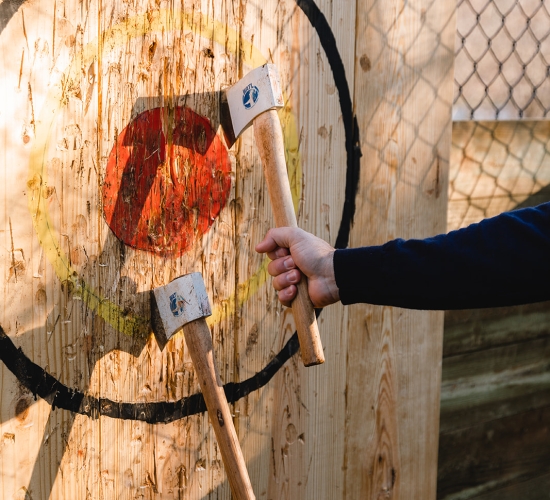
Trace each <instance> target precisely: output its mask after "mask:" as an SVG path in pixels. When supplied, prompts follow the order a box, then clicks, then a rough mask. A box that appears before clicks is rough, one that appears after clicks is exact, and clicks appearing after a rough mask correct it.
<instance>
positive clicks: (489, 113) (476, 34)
mask: <svg viewBox="0 0 550 500" xmlns="http://www.w3.org/2000/svg"><path fill="white" fill-rule="evenodd" d="M549 77H550V1H548V0H458V2H457V33H456V60H455V96H454V108H453V119H454V120H455V121H458V120H497V119H498V120H516V119H522V118H528V119H541V118H547V117H548V116H549V114H550V78H549Z"/></svg>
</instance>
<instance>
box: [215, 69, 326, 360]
mask: <svg viewBox="0 0 550 500" xmlns="http://www.w3.org/2000/svg"><path fill="white" fill-rule="evenodd" d="M220 101H221V103H220V115H221V116H220V121H221V126H222V129H223V132H224V134H225V138H226V141H227V144H228V147H231V146H232V145H233V143H234V142H235V141H236V138H237V137H239V135H240V134H241V133H242V132H243V131H244V130H245V129H246V128H247V127H248V126H250V125H251V124H252V125H253V126H254V137H255V140H256V144H257V147H258V150H259V153H260V158H261V161H262V165H263V170H264V174H265V178H266V182H267V188H268V191H269V197H270V199H271V206H272V209H273V215H274V218H275V225H276V226H277V227H297V225H298V224H297V221H296V214H295V213H294V205H293V203H292V194H291V192H290V184H289V181H288V174H287V170H286V161H285V149H284V141H283V133H282V130H281V122H280V121H279V115H278V114H277V112H276V111H275V108H281V107H282V106H283V104H284V103H283V95H282V91H281V84H280V81H279V75H278V72H277V68H276V67H275V66H274V65H272V64H265V65H264V66H260V67H259V68H256V69H254V70H252V71H251V72H250V73H248V74H247V75H246V76H245V77H244V78H242V79H241V80H239V81H238V82H237V83H236V84H235V85H233V86H232V87H230V88H228V89H226V90H225V91H224V92H222V93H221V98H220ZM297 288H298V294H297V296H296V298H295V299H294V301H293V302H292V314H293V315H294V321H295V323H296V330H297V332H298V339H299V341H300V351H301V354H302V361H303V363H304V365H305V366H311V365H318V364H321V363H324V362H325V356H324V353H323V346H322V344H321V339H320V337H319V328H318V326H317V319H316V316H315V309H314V308H313V304H312V302H311V299H310V298H309V294H308V290H307V279H306V278H305V276H304V277H302V279H301V280H300V282H299V283H298V286H297Z"/></svg>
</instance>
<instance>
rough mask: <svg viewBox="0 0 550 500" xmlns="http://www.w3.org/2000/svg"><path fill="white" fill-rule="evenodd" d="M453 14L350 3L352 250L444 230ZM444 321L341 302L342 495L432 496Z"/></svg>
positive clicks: (417, 6)
mask: <svg viewBox="0 0 550 500" xmlns="http://www.w3.org/2000/svg"><path fill="white" fill-rule="evenodd" d="M453 10H454V4H453V3H452V2H429V1H426V2H425V1H415V2H389V3H388V2H384V3H382V2H377V1H372V2H371V1H365V2H360V3H359V4H358V12H357V32H358V33H361V34H362V36H359V37H357V44H356V73H355V103H356V109H357V114H358V120H359V127H360V130H361V134H362V135H361V148H362V152H363V158H362V164H361V165H362V168H361V185H360V189H359V193H358V197H357V200H358V209H357V216H356V220H355V226H354V229H353V231H352V246H360V245H369V244H380V243H383V242H385V241H387V240H388V239H391V238H395V237H404V238H410V237H424V236H429V235H433V234H436V233H438V232H443V231H445V228H446V220H445V213H446V198H447V196H446V193H447V175H448V174H447V170H448V159H449V148H450V132H451V129H450V127H451V101H452V65H453V41H454V40H453V36H454V13H453ZM365 286H369V284H368V283H365ZM395 286H399V283H396V284H395ZM442 319H443V317H442V314H441V313H430V312H414V311H407V310H403V309H392V308H380V307H370V306H354V307H352V308H350V319H349V322H348V325H347V328H348V329H349V346H348V367H347V376H348V379H347V382H348V386H347V412H348V418H349V419H348V421H347V427H346V433H347V435H346V440H347V442H346V462H345V469H346V479H345V487H346V490H345V498H380V497H381V496H384V497H387V498H422V499H427V498H435V486H436V469H437V429H438V411H439V385H440V370H441V343H442V326H443V325H442Z"/></svg>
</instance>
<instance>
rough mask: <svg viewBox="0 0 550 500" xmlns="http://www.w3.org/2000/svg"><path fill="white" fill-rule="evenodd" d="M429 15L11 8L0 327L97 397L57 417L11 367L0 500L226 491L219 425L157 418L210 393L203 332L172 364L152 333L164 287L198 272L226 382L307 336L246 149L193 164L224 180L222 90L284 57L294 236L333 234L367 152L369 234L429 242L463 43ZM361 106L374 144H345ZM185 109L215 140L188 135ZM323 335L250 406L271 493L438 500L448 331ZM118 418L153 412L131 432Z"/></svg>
mask: <svg viewBox="0 0 550 500" xmlns="http://www.w3.org/2000/svg"><path fill="white" fill-rule="evenodd" d="M424 4H425V2H423V1H419V2H415V4H406V5H404V6H403V5H401V4H399V5H397V4H395V5H391V6H388V5H386V4H384V5H383V4H382V3H381V2H377V3H376V2H375V3H369V2H365V3H359V4H357V3H356V2H352V1H348V0H346V1H343V2H338V3H336V2H332V1H329V0H319V1H318V2H317V3H316V4H315V3H314V2H308V1H303V0H300V1H299V2H296V1H294V0H284V1H275V0H269V1H262V2H252V1H244V2H238V3H236V2H229V1H225V0H214V1H210V2H206V1H183V2H181V3H178V4H173V3H167V2H156V3H155V2H153V3H151V2H141V1H137V2H134V3H127V2H115V1H105V0H102V1H101V2H99V1H96V0H90V1H89V2H87V3H83V4H79V3H65V2H63V1H60V0H37V1H33V0H27V2H22V3H21V4H20V6H19V8H18V9H17V5H16V3H13V2H12V3H11V5H12V6H13V7H14V9H12V10H13V11H10V12H9V13H8V14H6V16H5V17H0V22H1V23H2V24H1V27H2V31H1V32H0V54H2V68H3V77H2V80H1V83H0V85H1V88H2V93H1V94H0V100H1V106H0V129H1V131H2V133H1V134H0V199H1V200H2V203H0V243H1V245H0V252H1V253H0V255H1V257H0V266H1V270H0V276H1V277H2V283H3V286H2V293H3V301H2V306H1V310H0V325H1V326H2V327H3V329H4V330H5V332H6V334H7V336H8V337H9V340H10V341H11V342H13V344H14V345H15V346H16V347H18V348H21V350H22V353H24V355H25V356H26V357H27V358H28V359H29V360H30V361H32V362H33V363H35V364H36V366H37V367H38V369H39V370H44V371H46V372H47V373H49V374H50V375H51V376H52V377H55V379H57V380H58V381H59V382H60V383H62V384H64V385H65V386H67V387H68V388H71V389H74V390H75V391H77V394H80V395H81V396H82V395H84V396H85V397H84V399H83V400H82V402H81V403H80V406H78V408H76V411H68V410H65V409H60V408H57V409H52V403H54V405H55V406H59V403H60V402H59V401H58V402H57V404H56V402H55V401H54V400H53V394H50V396H51V397H49V398H48V399H47V400H44V399H41V398H40V397H38V398H35V397H34V395H33V394H32V393H31V392H29V391H28V390H27V389H25V387H24V386H23V385H22V384H21V383H20V382H19V381H18V380H17V379H16V377H14V376H13V374H12V373H11V372H10V371H9V370H8V369H7V368H6V366H5V365H4V364H2V365H1V367H0V370H1V371H0V390H1V397H2V401H1V405H0V418H1V421H0V425H1V428H0V439H1V441H0V478H1V480H0V497H2V498H33V500H37V499H40V500H41V499H46V498H56V499H60V500H63V499H68V498H70V499H75V500H80V499H87V498H94V499H96V498H97V499H115V498H116V499H134V498H150V499H164V498H166V499H172V498H186V499H205V498H217V499H229V498H230V491H229V486H228V483H227V478H226V476H225V471H224V468H223V464H222V462H221V456H220V453H219V450H218V447H217V445H216V442H215V439H214V434H213V432H212V430H211V428H210V426H209V422H208V417H207V415H206V413H204V412H199V413H198V414H194V415H191V416H189V417H185V418H175V420H174V421H171V422H168V423H162V422H161V421H162V418H161V416H163V415H161V413H159V412H158V411H157V410H155V408H159V406H158V405H159V404H162V403H163V402H175V401H179V400H182V399H184V398H187V397H189V396H192V395H194V394H196V393H198V392H199V387H198V383H197V378H196V375H195V373H194V370H193V367H192V363H191V359H190V357H189V353H188V350H187V349H186V346H185V343H184V340H183V336H182V335H181V334H179V335H176V336H175V337H174V338H173V340H171V341H170V342H169V343H168V344H167V345H166V347H165V348H164V350H163V351H161V350H160V349H159V346H158V344H157V342H156V340H155V338H154V337H153V336H152V335H151V333H150V329H149V326H148V319H149V302H148V300H149V298H148V292H149V290H150V289H151V288H152V287H155V286H159V285H162V284H164V283H166V282H167V281H169V280H171V279H173V278H175V277H177V276H179V275H181V274H184V273H188V272H193V271H200V272H202V273H203V276H204V279H205V282H206V285H207V289H208V292H209V296H210V299H211V302H212V304H213V308H214V314H213V315H212V317H211V318H210V320H209V324H210V326H211V328H212V332H213V342H214V348H215V351H216V352H215V354H216V359H217V360H218V364H219V369H220V376H221V379H222V381H223V382H224V383H230V382H241V381H246V380H247V379H249V378H250V377H253V376H255V375H256V374H257V373H258V372H261V371H262V370H263V369H264V368H265V367H266V365H267V364H268V363H269V362H270V361H271V360H273V358H274V356H276V355H277V353H279V352H280V351H281V349H282V348H283V347H284V345H285V344H286V342H287V341H288V339H289V338H290V337H291V335H292V334H293V332H294V330H295V327H294V324H293V320H292V315H291V314H290V312H289V311H287V310H285V309H284V308H283V307H282V306H280V305H279V304H278V302H277V300H276V294H275V293H274V291H273V290H272V287H271V286H270V283H269V280H268V278H267V274H266V261H265V259H264V257H263V256H260V255H257V254H256V253H255V252H254V251H253V247H254V245H255V244H256V243H257V242H258V241H259V240H260V239H261V238H262V237H263V235H264V234H265V232H266V231H267V230H268V228H269V227H271V226H272V225H273V219H272V214H271V209H270V206H269V201H268V197H267V191H266V187H265V183H264V180H263V174H262V170H261V165H260V162H259V158H258V154H257V150H256V147H255V145H254V141H253V136H252V132H251V131H247V132H245V133H244V135H243V137H242V139H241V140H240V141H239V142H238V143H237V144H236V146H235V147H234V149H232V150H231V151H229V152H228V154H227V162H228V165H229V167H228V169H227V170H224V168H225V167H224V168H222V167H220V169H219V171H216V172H215V173H214V174H213V175H212V172H211V171H208V170H206V171H202V174H203V175H202V176H201V175H199V174H197V173H195V170H193V169H192V168H191V166H190V165H194V166H196V165H197V164H198V163H200V162H199V160H198V159H197V158H198V156H200V155H205V154H206V153H205V152H206V151H216V155H214V156H215V161H214V163H215V164H216V165H218V166H219V165H227V164H226V163H224V162H225V160H223V157H224V156H223V150H222V149H216V148H218V146H217V145H216V146H215V147H214V146H213V145H215V144H217V143H216V139H215V137H216V136H215V133H216V132H217V131H218V125H219V117H218V113H217V103H218V100H217V97H218V94H217V92H218V91H219V90H220V89H221V88H222V87H223V86H225V85H229V84H231V83H233V82H234V81H236V79H237V78H239V77H240V76H242V75H243V74H244V73H245V72H246V71H248V70H249V69H251V68H252V67H254V66H257V65H260V64H262V63H264V62H265V61H266V60H269V61H270V62H274V63H275V64H277V65H278V67H279V70H280V73H281V76H282V81H283V88H284V92H285V97H286V99H287V102H288V106H287V107H286V108H285V109H284V110H283V111H282V112H281V114H280V117H281V120H282V123H283V130H284V134H285V148H286V155H287V165H288V169H289V178H290V183H291V189H292V191H293V203H294V206H295V210H296V212H297V216H298V225H299V226H301V227H303V228H305V229H307V230H309V231H311V232H313V233H315V234H317V235H319V236H320V237H322V238H324V239H326V240H327V241H329V242H331V243H334V242H335V241H336V239H337V236H338V232H339V228H340V225H341V220H342V213H343V206H344V197H345V186H346V166H347V165H348V164H349V162H348V158H347V153H346V145H347V146H348V151H349V150H351V151H353V149H354V147H355V146H360V147H361V148H362V150H363V157H362V160H361V163H360V165H359V166H360V169H361V178H362V184H361V188H360V190H359V192H358V198H357V199H358V200H359V204H358V207H357V213H356V219H355V225H354V226H353V235H352V241H351V243H352V244H353V245H358V244H363V243H377V242H380V241H382V240H384V239H387V238H390V237H393V236H423V235H428V234H434V233H435V232H438V231H441V230H442V229H444V226H445V221H444V213H445V202H446V198H445V193H446V179H447V173H446V169H447V162H448V149H449V142H448V136H449V133H448V132H449V124H450V98H451V94H452V88H451V85H450V84H451V78H450V71H451V67H452V54H453V52H452V49H451V48H449V47H450V45H451V43H450V42H451V41H452V33H453V30H454V26H453V15H452V5H451V4H450V3H449V4H448V5H447V2H445V5H443V3H442V2H439V3H438V4H437V5H428V4H427V3H426V4H425V5H424ZM4 5H6V2H2V4H0V6H1V7H3V6H4ZM315 6H318V7H319V9H320V12H321V13H322V15H324V17H323V18H321V17H320V14H319V13H317V11H316V9H315V8H314V7H315ZM373 6H374V8H373ZM356 8H357V9H359V18H358V19H357V20H356ZM304 11H306V12H307V13H308V14H309V16H310V17H311V19H308V18H307V16H306V14H305V13H304ZM2 13H5V12H4V11H2ZM325 19H326V23H327V24H326V26H325V25H324V24H323V23H322V22H321V21H323V20H325ZM356 21H357V23H356ZM382 21H383V22H382ZM313 25H315V27H316V29H317V30H319V31H316V29H314V26H313ZM319 26H324V28H322V29H324V30H325V31H322V29H320V28H319ZM356 30H357V31H356ZM356 33H359V34H360V35H359V37H358V41H357V46H356ZM332 35H333V36H334V41H335V45H334V46H327V45H326V42H327V40H330V36H332ZM384 40H387V42H384ZM447 42H449V43H447ZM335 48H336V55H337V56H338V57H341V59H342V60H341V62H342V66H341V67H338V68H337V74H336V75H335V74H334V73H333V71H334V67H332V66H331V64H334V58H335V57H336V56H335ZM327 51H329V52H330V51H332V52H330V54H331V55H330V58H332V59H330V60H329V56H328V55H327ZM344 71H345V75H344V74H343V73H344ZM335 76H337V77H338V78H339V82H340V83H339V84H338V85H340V86H338V85H337V84H336V82H335ZM356 80H358V81H359V86H358V88H357V89H356V88H355V81H356ZM342 82H343V83H342ZM435 82H437V85H436V86H435V87H434V86H433V85H434V84H435ZM342 84H345V87H346V89H347V90H348V91H349V96H350V97H351V102H350V103H349V106H350V109H349V110H348V111H349V112H350V114H348V115H345V116H344V114H343V112H342V103H341V100H342V99H343V97H342V95H341V91H342V89H343V87H342ZM427 96H428V97H427ZM352 103H353V107H354V109H355V111H356V112H357V114H358V116H359V117H360V119H359V137H360V138H361V143H360V144H358V145H356V144H353V142H351V143H350V142H349V141H350V140H352V137H351V135H349V134H348V135H347V136H346V130H347V131H348V132H349V130H351V129H353V116H351V106H352ZM185 107H187V108H189V109H190V110H191V111H192V112H193V113H196V114H197V115H199V117H206V118H207V119H208V120H209V121H210V126H209V125H208V124H205V123H204V122H202V121H200V123H199V122H197V123H198V125H197V128H196V129H193V130H195V132H192V131H190V130H188V129H179V128H178V126H179V125H180V124H181V123H182V122H183V119H182V116H183V115H182V113H184V112H183V111H182V109H183V108H185ZM157 108H160V109H159V110H158V111H153V110H154V109H157ZM186 116H187V115H186ZM189 116H194V115H192V114H190V115H189ZM140 120H141V121H140ZM189 120H190V119H189ZM189 120H188V121H187V122H186V123H190V122H189ZM130 124H133V125H132V127H134V128H132V127H130V128H128V127H129V125H130ZM140 127H141V128H140ZM210 128H211V130H210ZM125 130H126V132H125ZM182 130H183V132H182ZM125 134H127V136H126V135H125ZM193 134H195V135H193ZM126 137H128V140H127V139H126ZM185 137H187V138H189V137H191V138H192V141H191V144H189V142H186V139H185ZM346 141H348V142H347V143H346ZM209 147H210V148H214V149H209ZM132 154H134V155H135V156H134V157H132ZM356 154H358V150H357V149H356ZM163 155H164V156H163ZM197 155H198V156H197ZM132 158H133V159H132ZM132 161H135V162H136V163H135V164H134V166H136V165H141V166H142V167H140V168H145V167H144V165H145V166H146V167H147V169H146V170H147V172H148V174H149V176H150V177H148V176H144V178H146V179H151V178H154V182H152V183H147V182H146V181H145V180H143V178H142V177H140V176H139V175H137V174H136V170H135V169H132V168H127V165H128V163H130V164H132V163H131V162H132ZM203 166H204V165H203ZM205 172H206V173H205ZM228 180H229V182H227V181H228ZM142 182H143V183H145V186H141V187H139V186H138V184H140V183H142ZM203 183H204V184H203ZM119 184H120V185H119ZM122 185H123V186H124V188H121V186H122ZM172 185H173V186H180V188H181V190H180V192H178V193H176V195H174V198H173V199H174V200H175V202H174V203H175V205H173V206H172V207H171V208H167V207H170V206H169V203H168V199H169V198H170V196H169V194H170V192H169V189H168V188H169V187H170V186H172ZM182 186H183V187H182ZM201 186H202V187H204V186H206V187H205V189H204V190H203V191H201ZM227 186H229V187H227ZM140 190H141V191H140ZM182 192H184V193H185V196H188V197H187V198H182V196H183V195H182ZM189 193H192V195H193V196H194V198H190V197H191V194H189ZM224 193H225V194H224ZM348 194H349V193H348ZM119 195H120V201H119ZM353 195H354V193H353V191H352V193H351V199H353ZM224 196H226V197H227V199H224ZM115 198H116V200H115ZM159 200H160V201H159ZM182 200H184V201H182ZM155 203H156V204H155ZM159 205H160V206H162V207H163V210H158V206H159ZM174 206H175V207H176V208H174ZM177 209H181V211H182V212H183V213H185V214H186V217H187V219H185V220H186V221H187V222H188V223H187V225H186V224H184V223H183V222H185V221H183V222H182V221H180V222H179V223H182V225H181V226H177V224H178V221H177V214H178V213H179V212H178V210H177ZM113 214H114V215H113ZM166 214H169V215H170V217H165V218H163V217H164V215H166ZM113 218H114V219H113ZM113 220H114V222H113ZM138 221H139V222H138ZM108 223H110V224H111V226H112V227H111V228H109V225H108ZM136 229H138V230H140V231H142V232H141V233H139V235H137V236H136V233H135V230H136ZM134 236H135V238H134ZM138 236H139V237H138ZM180 236H182V237H183V236H185V238H187V239H186V240H185V241H183V240H182V242H180V243H178V244H176V243H177V242H176V241H175V240H176V238H178V237H180ZM125 238H126V239H127V240H128V241H131V243H132V245H134V246H132V245H129V244H124V243H123V242H122V241H121V240H122V239H125ZM138 241H139V242H140V245H143V246H144V247H145V248H143V246H142V247H141V248H135V245H136V244H137V243H136V242H138ZM344 243H345V242H344ZM178 245H179V246H178ZM319 328H320V332H321V338H322V341H323V347H324V352H325V356H326V363H325V365H323V366H322V367H319V368H311V369H305V368H304V367H303V366H301V363H300V362H299V360H298V358H297V357H296V356H294V357H293V358H292V359H291V360H289V361H288V362H287V363H286V364H284V366H283V367H282V368H281V369H279V370H278V372H277V373H276V374H275V376H274V378H273V379H272V380H271V381H270V382H269V383H268V384H267V385H266V386H265V387H263V388H260V389H257V390H253V391H252V392H250V393H249V394H248V395H247V396H245V397H243V398H241V399H239V400H238V401H236V402H235V404H233V405H232V410H233V414H234V423H235V427H236V430H237V434H238V436H239V439H240V443H241V446H242V449H243V454H244V456H245V460H246V463H247V467H248V470H249V472H250V475H251V480H252V484H253V487H254V490H255V493H256V496H257V497H258V498H266V499H271V500H280V499H285V498H287V499H292V500H294V499H298V498H304V499H309V498H316V499H327V500H328V499H335V498H365V492H369V493H368V494H369V495H370V496H369V498H376V497H377V495H378V493H380V492H382V493H383V494H384V495H386V494H387V495H391V496H392V498H407V499H408V498H422V499H427V498H431V497H433V493H434V492H435V453H436V451H435V450H436V448H437V442H436V437H437V432H436V429H437V418H436V413H437V400H438V395H439V389H438V387H439V357H440V351H441V349H440V342H439V340H438V335H439V334H440V331H441V317H440V315H429V314H422V313H419V314H417V313H414V314H411V313H404V312H402V311H397V310H391V309H375V308H348V309H345V308H343V307H341V306H333V307H331V308H328V309H327V310H326V311H323V313H322V315H321V316H320V318H319ZM98 398H101V401H102V405H103V406H101V412H100V411H98V406H97V400H98ZM69 402H70V397H67V400H66V401H64V403H65V404H68V403H69ZM122 403H127V404H128V405H130V408H131V409H132V410H131V411H133V412H134V413H131V412H130V413H127V414H125V418H118V417H120V416H121V413H120V412H122V409H121V408H123V407H122ZM94 405H95V406H94ZM117 411H118V412H119V413H118V414H117ZM79 412H80V413H79ZM107 415H112V416H107ZM114 417H117V418H114ZM163 418H164V416H163ZM147 421H149V422H147ZM412 429H414V432H412ZM379 457H380V458H381V460H380V459H379ZM365 464H366V465H365ZM372 474H374V476H372ZM365 485H366V487H365V488H363V486H365ZM404 485H406V486H404Z"/></svg>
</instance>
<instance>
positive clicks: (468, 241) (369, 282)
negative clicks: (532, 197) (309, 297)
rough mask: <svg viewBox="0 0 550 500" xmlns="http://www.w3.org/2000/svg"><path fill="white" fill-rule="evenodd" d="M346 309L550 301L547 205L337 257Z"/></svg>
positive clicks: (339, 253) (549, 211)
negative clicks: (361, 305) (360, 304)
mask: <svg viewBox="0 0 550 500" xmlns="http://www.w3.org/2000/svg"><path fill="white" fill-rule="evenodd" d="M334 270H335V274H336V282H337V285H338V287H339V290H340V298H341V300H342V302H343V303H344V304H352V303H356V302H366V303H371V304H380V305H392V306H399V307H406V308H410V309H466V308H476V307H497V306H505V305H511V304H522V303H530V302H538V301H542V300H550V204H549V203H547V204H543V205H540V206H538V207H535V208H528V209H523V210H517V211H514V212H508V213H505V214H502V215H499V216H497V217H494V218H492V219H486V220H484V221H482V222H480V223H479V224H473V225H471V226H469V227H467V228H464V229H461V230H458V231H453V232H450V233H448V234H444V235H439V236H435V237H433V238H428V239H424V240H407V241H405V240H393V241H390V242H388V243H386V244H385V245H381V246H373V247H365V248H359V249H345V250H337V251H336V253H335V255H334Z"/></svg>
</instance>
